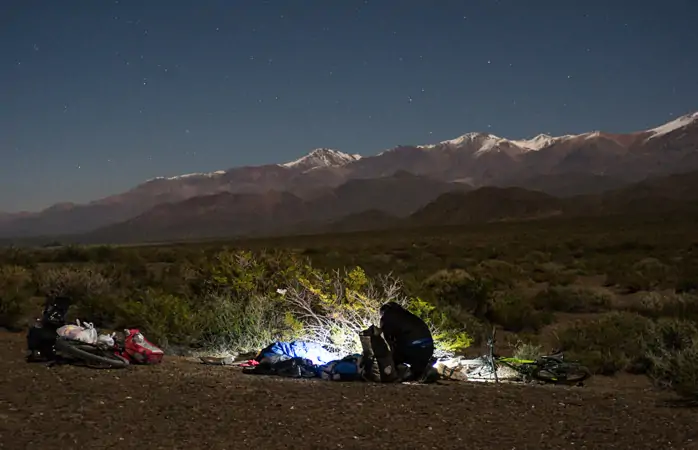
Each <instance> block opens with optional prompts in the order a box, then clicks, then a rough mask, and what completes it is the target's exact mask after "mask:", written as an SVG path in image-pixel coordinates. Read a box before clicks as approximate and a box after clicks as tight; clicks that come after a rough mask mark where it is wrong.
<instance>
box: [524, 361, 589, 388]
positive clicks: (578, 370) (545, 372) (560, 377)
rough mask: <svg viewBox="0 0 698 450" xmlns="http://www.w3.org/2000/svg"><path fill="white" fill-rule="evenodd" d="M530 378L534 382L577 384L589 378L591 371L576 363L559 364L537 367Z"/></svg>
mask: <svg viewBox="0 0 698 450" xmlns="http://www.w3.org/2000/svg"><path fill="white" fill-rule="evenodd" d="M531 376H532V377H533V378H535V379H536V380H539V381H543V382H546V383H554V384H577V383H581V382H583V381H584V380H586V379H588V378H590V377H591V371H590V370H589V369H588V368H586V367H584V366H582V365H580V364H576V363H559V364H547V365H544V366H538V367H536V368H535V369H534V370H533V373H531Z"/></svg>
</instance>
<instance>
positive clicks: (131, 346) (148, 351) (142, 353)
mask: <svg viewBox="0 0 698 450" xmlns="http://www.w3.org/2000/svg"><path fill="white" fill-rule="evenodd" d="M124 333H125V335H126V336H125V339H124V351H123V352H122V354H121V356H123V357H124V358H126V359H128V360H129V362H130V363H132V364H159V363H161V362H162V357H163V356H164V355H165V352H163V351H162V349H160V348H159V347H157V346H156V345H155V344H153V343H152V342H150V341H149V340H147V339H146V338H145V336H143V334H142V333H141V332H140V330H138V329H137V328H133V329H130V330H124Z"/></svg>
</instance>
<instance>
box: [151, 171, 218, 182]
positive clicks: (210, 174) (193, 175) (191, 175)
mask: <svg viewBox="0 0 698 450" xmlns="http://www.w3.org/2000/svg"><path fill="white" fill-rule="evenodd" d="M223 174H225V170H217V171H215V172H208V173H185V174H184V175H176V176H173V177H155V178H151V179H149V180H147V181H155V180H170V181H171V180H181V179H184V178H213V177H217V176H220V175H223Z"/></svg>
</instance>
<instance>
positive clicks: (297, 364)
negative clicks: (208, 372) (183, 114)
mask: <svg viewBox="0 0 698 450" xmlns="http://www.w3.org/2000/svg"><path fill="white" fill-rule="evenodd" d="M360 340H361V346H362V350H363V351H362V353H360V354H352V355H347V356H345V357H343V358H340V357H338V355H335V354H333V353H331V352H329V351H328V350H326V349H325V348H324V347H323V346H322V345H320V344H315V343H309V342H303V341H292V342H274V343H272V344H271V345H269V346H267V347H266V348H264V349H263V350H261V351H260V352H259V353H258V354H257V356H256V357H255V358H254V359H251V360H248V361H245V362H241V363H240V364H239V365H240V366H242V367H243V372H244V373H247V374H255V375H277V376H282V377H289V378H321V379H323V380H329V381H372V382H377V383H393V382H401V381H421V382H426V383H428V382H433V381H436V380H437V379H438V373H437V372H436V370H435V369H433V367H431V365H432V364H433V361H432V363H431V364H430V366H429V369H431V370H426V371H425V372H424V375H423V376H422V377H421V378H420V379H418V380H413V377H411V369H410V367H409V366H408V365H406V364H395V362H394V360H393V355H392V351H391V349H390V346H389V345H388V343H387V341H386V340H385V338H384V336H383V332H382V330H381V329H380V328H378V327H375V326H371V327H370V328H368V329H367V330H364V331H363V332H362V333H361V334H360ZM202 361H204V362H207V361H206V360H204V359H202Z"/></svg>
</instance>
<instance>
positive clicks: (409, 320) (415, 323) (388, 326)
mask: <svg viewBox="0 0 698 450" xmlns="http://www.w3.org/2000/svg"><path fill="white" fill-rule="evenodd" d="M380 311H381V321H380V327H381V329H382V330H383V336H385V339H386V340H387V341H388V343H389V344H390V345H391V346H393V347H395V349H400V350H402V349H405V348H407V347H411V346H413V345H420V344H421V343H423V341H424V340H428V341H431V340H432V336H431V332H430V331H429V327H428V326H427V324H426V323H424V321H423V320H422V319H420V318H419V317H417V316H416V315H414V314H412V313H411V312H409V311H407V310H406V309H405V308H403V307H402V306H400V305H398V304H397V303H395V302H389V303H386V304H385V305H383V306H381V309H380Z"/></svg>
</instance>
